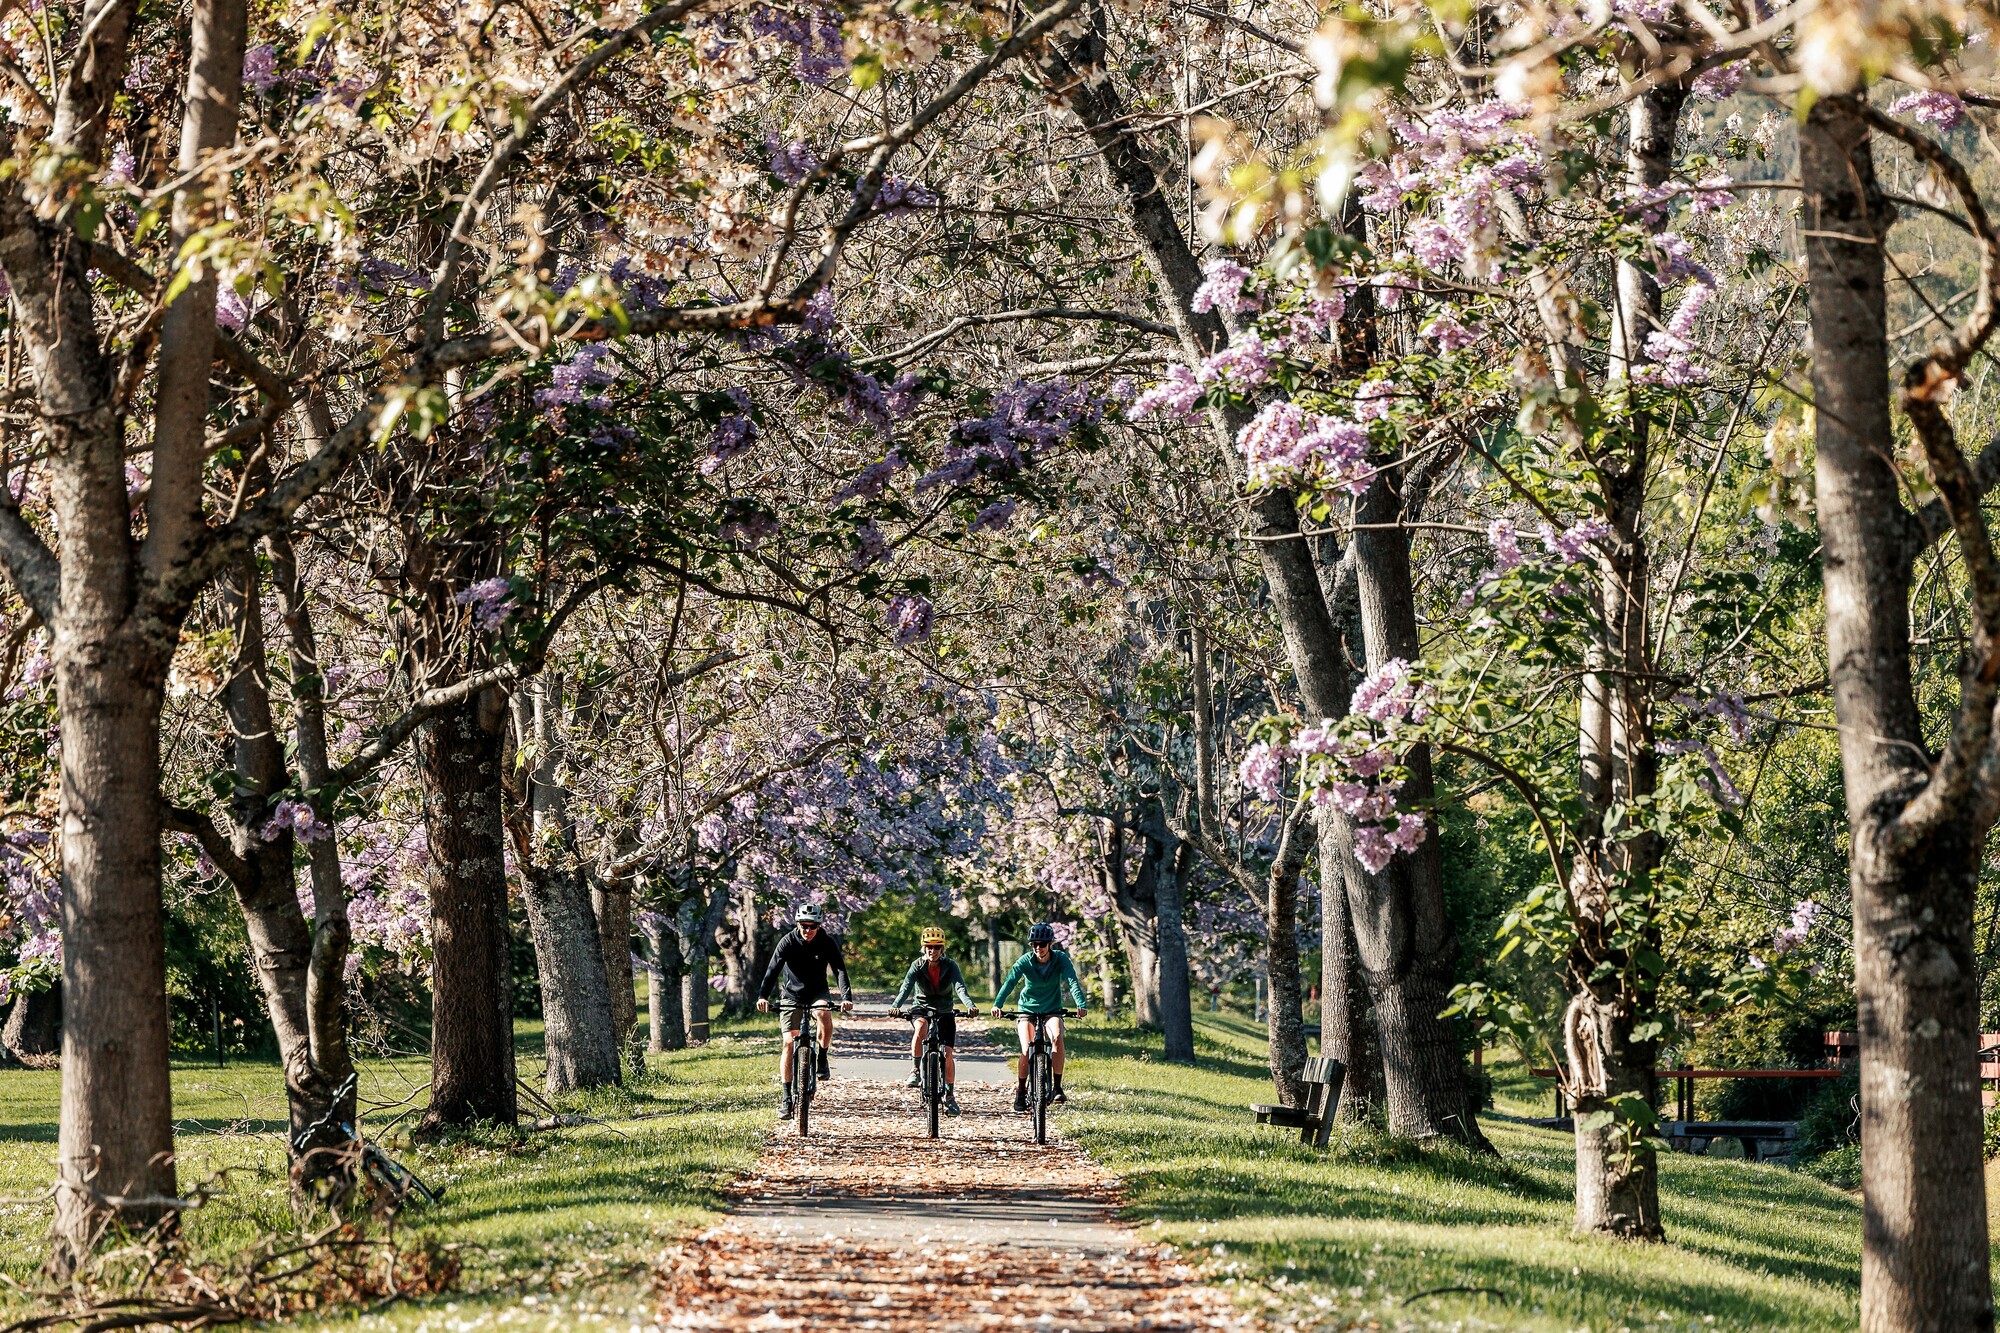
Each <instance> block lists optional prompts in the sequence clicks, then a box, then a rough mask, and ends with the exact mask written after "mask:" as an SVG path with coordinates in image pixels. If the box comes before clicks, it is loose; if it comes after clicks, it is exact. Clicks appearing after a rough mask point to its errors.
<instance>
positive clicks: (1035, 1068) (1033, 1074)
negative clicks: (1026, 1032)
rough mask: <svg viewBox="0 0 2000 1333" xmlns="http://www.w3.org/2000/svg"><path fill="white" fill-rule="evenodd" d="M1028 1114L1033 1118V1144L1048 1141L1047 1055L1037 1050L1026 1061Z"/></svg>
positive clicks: (1045, 1052)
mask: <svg viewBox="0 0 2000 1333" xmlns="http://www.w3.org/2000/svg"><path fill="white" fill-rule="evenodd" d="M1028 1114H1030V1115H1032V1116H1033V1117H1034V1118H1035V1142H1037V1143H1047V1142H1048V1141H1049V1053H1048V1052H1047V1051H1043V1050H1037V1051H1036V1052H1035V1054H1034V1057H1033V1058H1032V1059H1030V1060H1029V1061H1028Z"/></svg>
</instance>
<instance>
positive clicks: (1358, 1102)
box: [1319, 820, 1382, 1121]
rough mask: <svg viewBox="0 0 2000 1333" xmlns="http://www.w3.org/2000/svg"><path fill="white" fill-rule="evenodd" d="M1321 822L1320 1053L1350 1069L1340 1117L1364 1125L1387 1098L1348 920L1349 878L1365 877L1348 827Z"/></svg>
mask: <svg viewBox="0 0 2000 1333" xmlns="http://www.w3.org/2000/svg"><path fill="white" fill-rule="evenodd" d="M1329 822H1331V821H1326V820H1322V821H1321V826H1320V827H1321V831H1320V851H1319V876H1320V969H1319V976H1320V981H1319V995H1320V1001H1319V1015H1320V1017H1319V1023H1320V1027H1319V1053H1320V1054H1321V1055H1330V1056H1332V1057H1333V1058H1334V1059H1336V1060H1338V1061H1340V1062H1341V1063H1342V1064H1343V1065H1345V1066H1347V1073H1346V1075H1345V1076H1344V1077H1343V1078H1342V1080H1341V1086H1340V1118H1341V1119H1342V1120H1349V1121H1353V1120H1361V1119H1364V1118H1365V1117H1366V1116H1367V1114H1368V1108H1369V1107H1370V1106H1373V1105H1375V1104H1376V1103H1377V1102H1378V1101H1379V1100H1380V1099H1381V1096H1382V1057H1381V1048H1380V1047H1379V1046H1378V1045H1377V1044H1376V1040H1375V1032H1374V1027H1375V1021H1374V1015H1373V1013H1372V1012H1371V1011H1370V1009H1369V1004H1368V988H1367V982H1366V981H1365V980H1364V978H1363V977H1362V975H1361V964H1360V962H1359V960H1358V959H1357V958H1356V957H1355V950H1354V927H1353V924H1352V922H1351V921H1350V919H1349V917H1348V911H1347V902H1348V884H1349V877H1350V876H1352V875H1359V874H1361V873H1363V871H1362V868H1361V866H1360V865H1359V864H1344V863H1345V862H1350V861H1351V860H1352V858H1351V855H1348V854H1346V847H1345V844H1344V835H1345V828H1344V827H1339V828H1333V829H1329V828H1328V827H1327V824H1328V823H1329Z"/></svg>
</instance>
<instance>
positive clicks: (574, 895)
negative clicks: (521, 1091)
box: [514, 674, 631, 1097]
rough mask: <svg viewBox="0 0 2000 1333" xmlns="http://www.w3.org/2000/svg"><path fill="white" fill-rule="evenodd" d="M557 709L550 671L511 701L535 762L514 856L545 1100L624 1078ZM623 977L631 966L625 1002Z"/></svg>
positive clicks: (555, 681)
mask: <svg viewBox="0 0 2000 1333" xmlns="http://www.w3.org/2000/svg"><path fill="white" fill-rule="evenodd" d="M562 710H563V688H562V683H561V681H560V679H559V678H557V677H556V676H554V675H552V674H544V675H542V676H540V677H538V678H536V679H535V680H534V681H533V682H532V683H531V684H530V685H529V686H528V688H526V689H525V690H523V691H522V692H521V693H520V694H517V695H516V696H515V698H514V720H515V725H516V727H517V728H518V734H519V737H520V740H521V743H522V748H523V750H532V752H533V754H534V756H535V763H534V769H533V771H532V772H531V773H530V774H529V780H528V785H527V791H526V795H527V806H528V809H527V811H526V812H525V814H526V816H527V821H526V827H525V828H523V827H522V826H520V825H517V826H516V841H515V859H516V861H517V862H518V863H519V864H520V867H521V896H522V898H523V900H524V901H525V902H526V904H527V908H528V927H529V930H530V932H531V933H532V934H533V936H534V942H535V969H536V971H537V972H538V973H539V974H540V980H541V987H542V1037H543V1048H544V1052H545V1054H546V1055H547V1057H548V1070H547V1073H546V1075H545V1089H546V1091H547V1093H548V1095H549V1096H551V1097H555V1096H559V1095H561V1094H563V1093H568V1092H576V1091H579V1090H581V1089H585V1088H599V1087H604V1086H606V1085H607V1084H613V1083H617V1082H618V1081H619V1079H620V1076H621V1074H622V1061H621V1056H620V1051H621V1043H620V1042H619V1034H618V1031H617V1029H616V1027H615V1018H614V1014H615V1012H616V1011H615V1008H614V1005H613V1001H612V998H611V990H610V986H609V984H608V982H607V979H606V977H605V970H606V969H605V959H604V941H603V935H602V933H601V928H600V926H599V923H598V920H597V916H596V913H595V912H594V911H593V910H592V908H591V890H590V885H589V884H588V883H587V882H586V874H587V872H586V870H585V869H584V867H583V865H582V862H581V858H580V857H579V855H578V849H577V839H576V825H575V823H574V821H572V820H571V818H570V813H569V791H568V789H567V787H566V786H565V785H564V782H563V778H562V776H561V772H560V762H559V761H560V757H561V754H562V736H561V729H560V727H559V725H558V724H559V720H560V717H561V714H562ZM524 833H525V835H526V836H522V834H524ZM630 978H631V971H630V968H629V967H628V968H627V970H626V979H627V980H626V994H627V996H628V997H629V996H630V994H631V981H630Z"/></svg>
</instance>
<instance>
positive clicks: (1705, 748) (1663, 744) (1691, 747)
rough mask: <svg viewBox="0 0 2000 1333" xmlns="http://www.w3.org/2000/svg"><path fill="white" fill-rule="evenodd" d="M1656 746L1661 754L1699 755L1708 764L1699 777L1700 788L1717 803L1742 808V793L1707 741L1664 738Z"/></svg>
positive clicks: (1734, 808)
mask: <svg viewBox="0 0 2000 1333" xmlns="http://www.w3.org/2000/svg"><path fill="white" fill-rule="evenodd" d="M1658 748H1659V751H1660V753H1661V754H1671V755H1680V754H1698V755H1700V756H1701V757H1702V759H1704V760H1705V761H1706V762H1707V764H1708V772H1706V773H1704V774H1702V775H1701V778H1700V783H1701V787H1702V790H1704V791H1706V792H1707V793H1708V794H1709V795H1710V796H1712V797H1714V798H1715V802H1716V804H1718V805H1721V806H1724V807H1726V808H1728V809H1731V810H1736V809H1740V808H1742V805H1743V793H1742V792H1740V791H1738V790H1737V789H1736V784H1735V783H1734V782H1733V781H1731V780H1730V777H1729V770H1728V769H1726V768H1724V767H1723V766H1722V760H1721V759H1719V758H1718V757H1717V756H1716V753H1715V750H1714V749H1713V748H1712V747H1711V746H1710V745H1709V744H1708V742H1707V741H1699V740H1664V741H1660V742H1659V744H1658Z"/></svg>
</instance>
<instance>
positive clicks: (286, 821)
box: [257, 799, 333, 842]
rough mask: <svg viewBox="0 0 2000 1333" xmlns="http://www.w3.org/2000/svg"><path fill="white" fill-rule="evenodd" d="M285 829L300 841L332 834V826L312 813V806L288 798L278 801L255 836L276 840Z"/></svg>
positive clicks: (268, 840) (312, 840) (310, 840)
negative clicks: (276, 806) (275, 807)
mask: <svg viewBox="0 0 2000 1333" xmlns="http://www.w3.org/2000/svg"><path fill="white" fill-rule="evenodd" d="M287 829H290V830H291V831H292V833H293V834H294V835H296V836H297V838H298V840H299V841H300V842H318V841H320V840H321V839H322V838H331V837H332V836H333V826H332V825H330V824H328V823H326V822H325V821H323V820H322V819H320V817H319V816H318V815H316V814H314V813H313V808H312V806H310V805H308V804H307V803H306V802H304V801H295V800H290V799H287V800H283V801H280V802H278V808H277V809H275V810H273V811H272V812H271V817H270V818H269V819H268V820H266V821H264V827H263V828H261V829H259V830H258V831H257V836H258V837H260V838H262V839H263V840H264V841H265V842H276V841H277V840H278V839H279V838H280V837H282V836H283V835H284V833H285V830H287Z"/></svg>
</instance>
